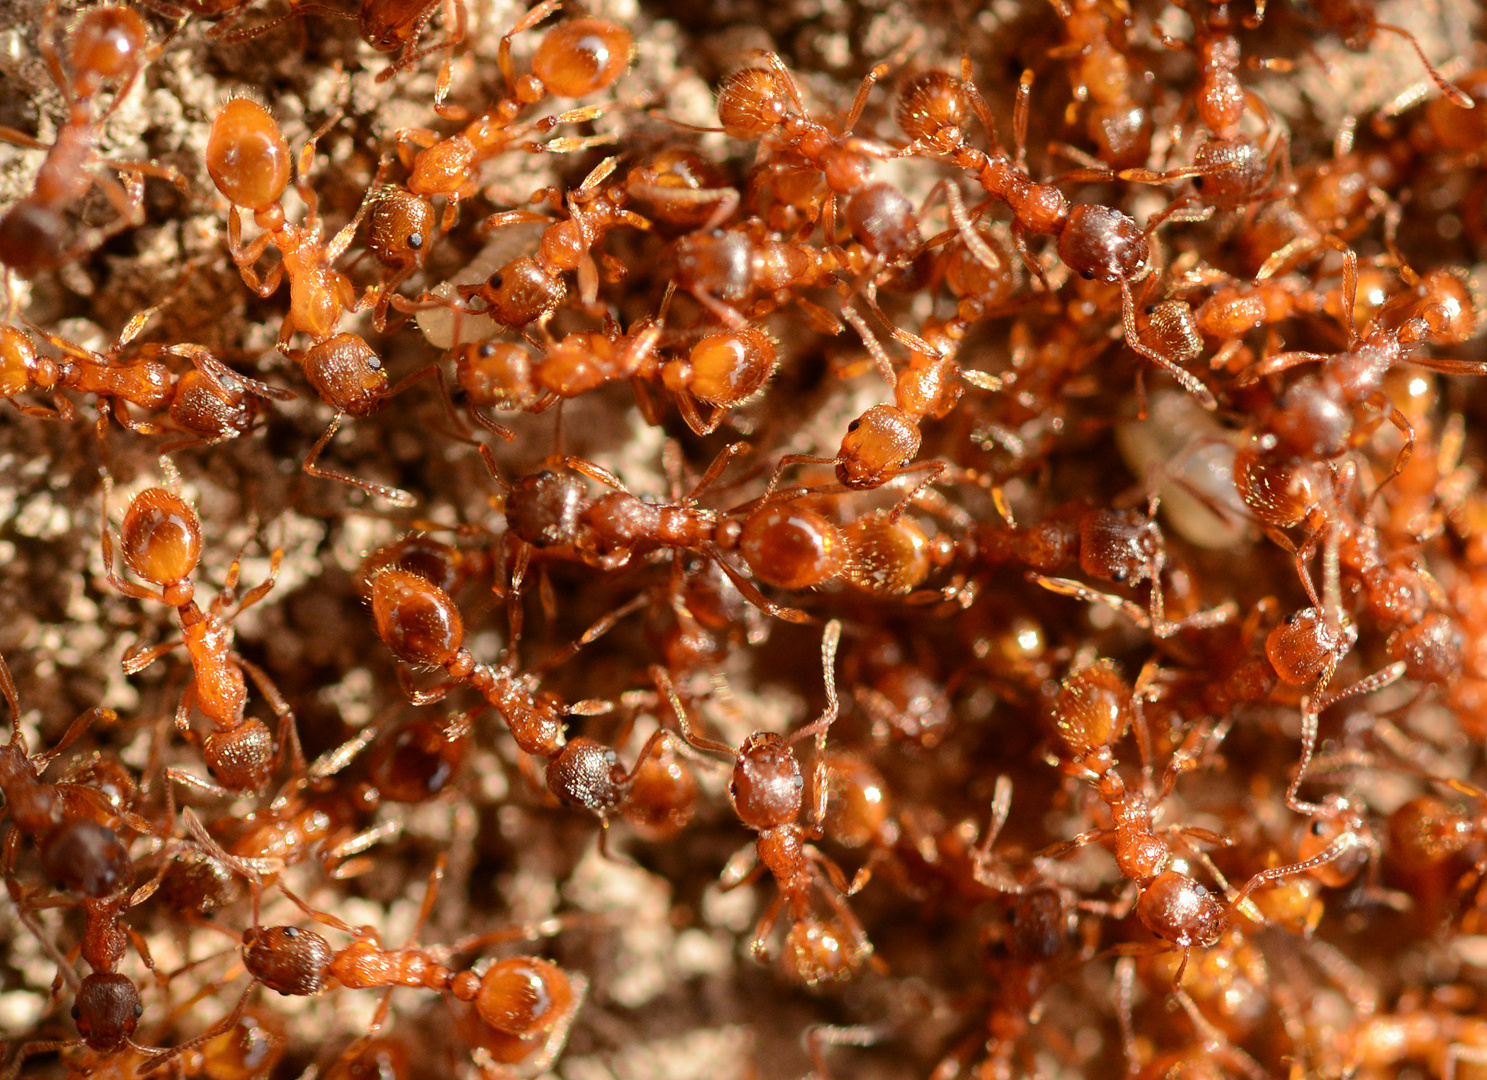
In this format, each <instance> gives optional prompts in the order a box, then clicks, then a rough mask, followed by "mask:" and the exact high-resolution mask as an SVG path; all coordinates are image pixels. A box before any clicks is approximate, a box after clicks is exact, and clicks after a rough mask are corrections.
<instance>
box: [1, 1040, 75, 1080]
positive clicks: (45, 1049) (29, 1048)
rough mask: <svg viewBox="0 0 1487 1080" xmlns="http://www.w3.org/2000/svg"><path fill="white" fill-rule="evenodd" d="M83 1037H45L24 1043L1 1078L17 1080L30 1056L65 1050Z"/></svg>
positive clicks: (2, 1079)
mask: <svg viewBox="0 0 1487 1080" xmlns="http://www.w3.org/2000/svg"><path fill="white" fill-rule="evenodd" d="M80 1042H82V1040H81V1039H45V1040H38V1041H36V1042H28V1043H22V1044H21V1045H20V1047H19V1048H17V1050H16V1052H15V1057H13V1058H11V1059H10V1064H9V1065H7V1066H5V1071H4V1072H0V1080H15V1078H16V1077H17V1076H19V1075H20V1072H21V1066H22V1065H24V1064H25V1063H26V1059H27V1058H28V1057H35V1056H36V1055H37V1054H48V1053H51V1052H52V1051H53V1050H65V1049H67V1048H68V1047H69V1046H77V1045H78V1044H79V1043H80Z"/></svg>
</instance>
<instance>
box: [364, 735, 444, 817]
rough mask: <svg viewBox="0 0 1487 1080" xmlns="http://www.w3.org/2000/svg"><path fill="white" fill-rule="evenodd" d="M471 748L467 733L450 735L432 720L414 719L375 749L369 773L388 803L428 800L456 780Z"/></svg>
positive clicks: (368, 769) (372, 753) (409, 802)
mask: <svg viewBox="0 0 1487 1080" xmlns="http://www.w3.org/2000/svg"><path fill="white" fill-rule="evenodd" d="M468 749H469V741H468V739H467V737H466V736H464V735H462V734H456V735H451V733H449V732H447V731H446V730H445V729H444V728H443V727H441V726H440V725H439V724H437V723H436V722H434V721H432V720H415V721H413V722H412V723H410V724H405V725H404V726H403V727H401V728H399V729H398V730H397V731H395V732H394V733H393V734H392V736H391V737H390V738H388V739H386V740H385V741H383V742H382V743H380V744H379V745H378V746H376V747H374V748H373V750H372V752H371V760H370V762H369V763H368V767H367V772H368V775H369V776H370V777H371V780H372V783H373V784H375V785H376V787H377V793H378V794H379V795H380V796H381V797H382V798H384V799H387V800H388V801H389V802H395V803H404V804H416V803H421V802H427V801H428V800H429V799H432V798H435V797H437V796H438V795H439V794H440V793H441V792H443V791H444V790H446V789H447V788H448V787H449V785H450V784H451V783H453V782H454V780H455V778H456V777H457V776H458V775H459V770H460V766H461V765H463V764H464V760H465V754H466V752H467V751H468Z"/></svg>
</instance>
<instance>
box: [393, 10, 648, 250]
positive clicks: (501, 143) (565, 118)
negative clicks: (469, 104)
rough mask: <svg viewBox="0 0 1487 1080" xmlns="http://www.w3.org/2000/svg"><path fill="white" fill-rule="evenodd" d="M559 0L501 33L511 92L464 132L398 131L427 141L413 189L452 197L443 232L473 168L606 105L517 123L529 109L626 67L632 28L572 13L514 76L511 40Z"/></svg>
mask: <svg viewBox="0 0 1487 1080" xmlns="http://www.w3.org/2000/svg"><path fill="white" fill-rule="evenodd" d="M560 6H561V4H560V2H559V0H542V3H540V4H538V5H536V6H535V7H533V8H532V9H531V10H530V11H528V12H527V13H526V14H525V15H523V16H522V17H521V18H520V19H518V20H517V22H516V24H515V25H514V26H512V28H511V29H510V30H508V31H506V33H505V34H504V35H502V37H501V44H500V46H499V47H498V48H497V50H496V63H497V66H498V67H499V68H500V69H501V75H502V77H503V78H504V79H505V82H506V90H507V94H506V96H505V97H503V98H502V99H501V100H500V101H498V102H497V103H496V104H495V105H494V106H492V107H491V108H490V109H489V110H487V111H486V112H485V113H484V114H482V115H481V116H478V117H476V118H475V119H474V120H472V121H471V122H470V123H469V125H468V126H467V127H466V128H465V129H464V131H462V132H461V133H460V134H458V135H451V136H449V137H448V138H446V139H440V138H439V136H438V135H437V134H436V133H435V132H432V131H427V130H424V129H421V128H404V129H401V130H399V131H398V132H397V140H398V143H399V146H400V148H404V147H407V146H408V145H409V144H412V145H415V146H420V147H422V149H421V150H419V151H418V152H417V153H416V154H415V155H412V157H411V160H408V161H407V164H408V166H409V170H410V175H409V177H408V184H407V186H408V190H409V191H411V192H412V193H413V194H415V195H421V196H424V197H426V198H427V197H433V196H443V197H444V198H446V199H447V200H448V204H447V205H446V207H445V210H444V215H443V218H442V220H441V225H440V227H441V229H442V230H443V231H445V232H448V231H449V229H451V228H452V227H453V226H454V222H455V218H456V215H457V214H458V213H459V204H460V202H461V201H462V200H463V199H466V198H468V197H469V196H471V195H473V194H474V193H475V192H476V190H477V188H478V185H477V182H476V170H477V169H478V167H479V166H480V165H481V164H482V163H484V162H486V161H488V160H490V159H491V158H493V157H495V156H496V155H497V154H500V153H502V152H504V151H505V150H506V149H507V148H508V147H510V146H512V145H513V144H514V143H516V142H517V140H518V139H521V138H524V137H526V136H528V135H530V134H532V133H533V132H534V131H551V130H552V129H553V128H555V127H557V126H558V125H559V124H564V123H582V122H583V121H585V120H592V119H594V118H595V117H597V116H599V115H600V114H601V113H602V112H603V111H604V107H603V106H596V105H591V106H587V107H585V108H581V109H573V110H570V111H568V112H563V113H558V114H557V115H556V116H550V117H547V118H545V119H543V120H540V121H537V122H536V123H535V124H526V125H517V126H515V127H513V126H512V125H513V124H515V121H516V118H517V116H519V115H520V114H521V112H522V111H523V110H524V109H526V108H528V107H529V106H532V105H535V104H537V103H538V102H540V101H542V100H543V99H544V98H546V97H548V96H549V95H551V96H555V97H569V98H579V97H587V96H588V95H590V94H595V93H598V92H599V91H600V90H604V89H607V88H608V87H609V86H611V85H613V83H614V82H615V80H616V79H618V78H619V77H620V76H621V75H622V74H624V72H625V69H626V68H627V67H629V64H630V57H631V55H632V53H633V52H634V39H633V38H632V37H631V35H630V31H628V30H627V29H625V28H624V27H623V26H621V25H619V24H618V23H613V22H609V21H608V20H606V19H593V18H582V19H570V20H568V21H567V22H563V23H559V24H558V25H557V26H555V27H553V28H552V29H551V30H549V31H548V32H547V33H546V34H544V35H543V37H542V41H541V43H540V44H539V45H538V46H537V51H536V53H535V54H534V55H533V57H532V71H531V73H530V74H528V75H523V76H522V77H521V78H517V76H516V70H515V68H514V66H513V65H512V63H511V39H512V38H513V37H515V36H516V35H517V34H519V33H521V32H522V31H524V30H528V29H530V28H532V27H533V26H536V25H537V24H538V23H539V22H541V21H542V20H543V19H545V18H547V17H548V16H549V15H551V14H552V13H553V12H554V11H557V10H558V8H559V7H560ZM588 145H590V143H589V141H588V140H586V139H572V140H561V139H559V140H555V141H552V142H548V143H546V144H544V145H543V146H542V147H541V149H545V150H547V151H549V152H553V153H557V152H565V151H570V150H578V149H582V148H583V147H585V146H588Z"/></svg>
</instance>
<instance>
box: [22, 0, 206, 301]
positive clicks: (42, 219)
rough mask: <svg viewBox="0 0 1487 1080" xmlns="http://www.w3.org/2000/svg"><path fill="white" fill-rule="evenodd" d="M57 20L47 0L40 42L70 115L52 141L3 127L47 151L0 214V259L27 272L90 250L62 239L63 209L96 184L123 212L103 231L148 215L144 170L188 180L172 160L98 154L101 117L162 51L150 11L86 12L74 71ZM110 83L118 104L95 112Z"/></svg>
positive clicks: (73, 52)
mask: <svg viewBox="0 0 1487 1080" xmlns="http://www.w3.org/2000/svg"><path fill="white" fill-rule="evenodd" d="M56 21H57V3H56V0H48V3H47V6H46V10H45V12H44V13H43V14H42V19H41V35H40V37H39V38H38V39H37V47H38V48H39V49H40V50H41V55H42V58H43V59H44V60H45V61H46V65H47V70H48V71H49V72H50V73H51V76H52V81H53V82H54V83H55V84H56V87H57V89H58V91H60V92H61V95H62V100H63V101H64V102H65V103H66V105H67V119H66V121H65V122H64V123H63V124H62V126H61V127H60V128H59V129H58V131H57V135H56V138H55V139H54V140H53V142H52V143H51V145H47V144H46V143H43V142H40V141H39V140H37V139H34V138H32V137H31V136H30V135H27V134H25V133H24V132H20V131H16V130H15V129H13V128H0V141H4V142H8V143H12V144H14V145H16V146H24V147H29V148H32V149H36V150H45V151H46V152H47V154H46V160H44V161H43V162H42V164H41V167H40V169H38V170H37V173H36V180H35V183H34V185H33V187H32V190H31V193H30V194H29V195H27V196H26V197H24V198H23V199H21V201H20V202H18V203H16V204H15V205H13V206H12V207H11V208H10V209H9V210H7V211H6V212H5V215H4V217H0V263H3V264H4V265H5V266H6V267H8V268H10V269H12V270H14V271H15V272H16V273H18V274H20V275H21V276H22V277H33V276H34V275H36V274H38V273H40V272H41V271H43V270H51V269H55V268H56V267H58V266H61V265H62V264H64V263H67V262H70V261H71V260H73V259H74V258H76V257H78V256H79V255H81V254H82V253H83V252H84V251H86V250H87V246H86V245H84V246H78V247H73V248H67V247H65V246H64V240H65V236H64V227H63V223H62V213H63V212H64V211H65V210H67V209H68V208H69V207H71V206H74V205H76V204H77V203H78V202H79V201H81V199H82V198H83V196H84V195H86V194H87V193H88V191H89V189H90V188H92V187H93V186H94V185H97V186H98V187H99V188H100V189H101V190H102V191H103V193H104V194H105V195H107V196H108V198H109V201H110V202H112V203H113V206H114V209H115V211H116V212H117V213H118V221H117V222H116V223H115V224H114V225H113V226H111V227H110V228H108V229H105V230H104V231H103V232H102V235H101V237H100V239H102V238H106V237H108V236H110V235H112V234H113V233H116V232H118V231H119V230H120V229H124V228H127V227H129V226H131V225H136V224H138V223H139V222H140V221H141V220H143V215H144V206H143V203H144V192H143V188H142V187H141V186H140V185H141V184H142V178H143V177H145V176H155V177H159V178H160V179H163V180H169V181H171V182H172V183H174V184H176V185H178V186H183V185H184V180H183V179H182V177H181V174H180V173H179V172H177V171H176V170H175V169H174V168H172V167H171V166H168V165H156V164H154V163H153V162H147V161H107V160H104V159H102V158H100V156H99V154H98V143H99V142H100V141H101V139H102V136H103V125H104V124H105V123H106V122H107V120H108V118H109V116H110V115H112V113H113V111H114V109H116V108H118V107H119V105H120V103H122V102H123V100H124V98H125V97H126V96H127V95H128V93H129V91H130V89H131V88H132V87H133V86H134V82H135V80H136V79H137V78H139V73H140V72H141V71H142V70H144V68H145V66H146V65H147V64H148V63H149V62H150V61H151V60H153V59H154V58H155V55H156V54H157V53H158V51H159V49H158V47H155V48H151V47H147V45H146V42H147V41H148V40H149V32H148V28H147V27H146V25H145V21H144V19H143V18H142V17H141V16H140V15H139V14H137V13H136V12H134V11H132V10H130V9H129V8H127V7H121V6H114V5H105V6H102V7H96V8H92V9H90V10H88V11H86V12H84V13H83V15H82V16H81V17H80V18H79V20H78V22H77V25H76V26H75V27H74V28H73V30H72V33H71V35H70V40H69V51H68V56H67V67H68V68H69V69H70V74H69V72H67V71H64V70H63V65H62V61H61V58H60V57H59V56H58V55H57V45H56V41H55V37H56ZM106 83H116V84H117V85H118V90H117V92H116V93H115V95H114V100H113V104H111V105H110V106H109V107H108V108H107V109H106V110H104V112H103V113H102V115H95V113H94V104H95V101H96V99H97V97H98V95H99V94H100V93H101V92H102V90H103V87H104V85H105V84H106ZM95 163H101V164H104V165H107V166H109V167H111V168H115V169H118V170H119V171H121V172H127V173H133V174H134V175H135V177H136V178H137V179H136V180H135V182H134V183H133V184H130V185H128V186H121V185H120V184H119V182H118V181H117V180H114V179H112V178H111V177H109V176H107V175H105V174H103V173H99V172H95V171H93V170H92V169H91V168H90V166H91V165H93V164H95Z"/></svg>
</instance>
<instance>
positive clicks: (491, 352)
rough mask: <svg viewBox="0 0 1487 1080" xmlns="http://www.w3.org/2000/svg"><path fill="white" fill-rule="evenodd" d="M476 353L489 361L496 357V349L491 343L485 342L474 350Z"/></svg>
mask: <svg viewBox="0 0 1487 1080" xmlns="http://www.w3.org/2000/svg"><path fill="white" fill-rule="evenodd" d="M476 352H478V353H479V354H480V355H481V356H483V357H486V358H487V359H489V358H490V357H492V356H495V355H496V347H495V345H493V344H492V343H491V342H489V341H487V342H486V343H485V344H483V345H481V346H480V348H479V349H477V350H476Z"/></svg>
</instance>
